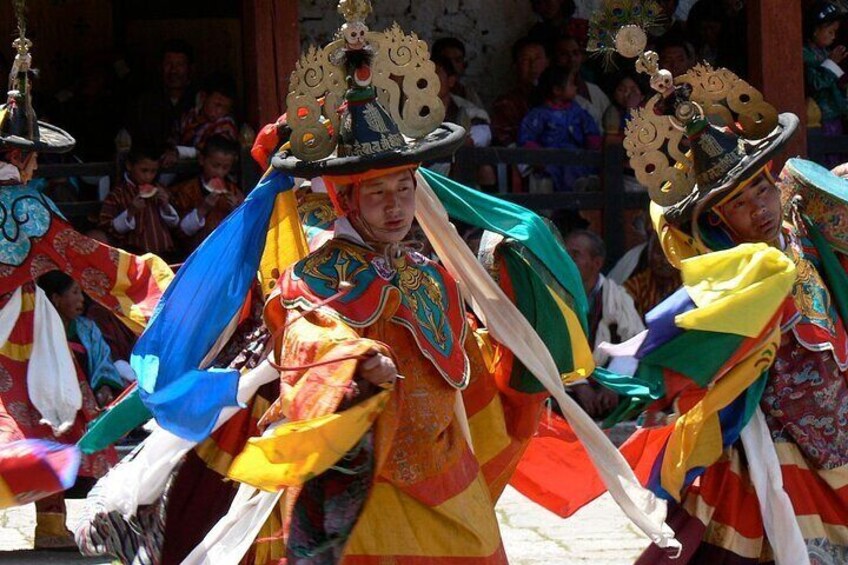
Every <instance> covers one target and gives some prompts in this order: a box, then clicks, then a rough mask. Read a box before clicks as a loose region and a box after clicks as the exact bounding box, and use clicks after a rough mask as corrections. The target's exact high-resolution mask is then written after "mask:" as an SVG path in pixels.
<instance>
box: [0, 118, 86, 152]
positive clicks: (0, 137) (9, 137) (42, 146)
mask: <svg viewBox="0 0 848 565" xmlns="http://www.w3.org/2000/svg"><path fill="white" fill-rule="evenodd" d="M4 108H5V106H0V111H2V110H3V109H4ZM31 137H33V138H34V139H30V138H29V137H24V136H22V135H14V134H3V133H2V128H0V148H2V149H9V148H13V149H21V150H22V151H34V152H37V153H67V152H68V151H70V150H71V149H73V148H74V146H75V145H76V143H77V142H76V140H75V139H74V138H73V137H72V136H71V134H69V133H68V132H66V131H65V130H63V129H62V128H59V127H56V126H54V125H51V124H48V123H47V122H42V121H39V122H38V133H37V135H33V136H31Z"/></svg>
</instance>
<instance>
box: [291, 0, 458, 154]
mask: <svg viewBox="0 0 848 565" xmlns="http://www.w3.org/2000/svg"><path fill="white" fill-rule="evenodd" d="M339 13H340V14H342V15H343V16H344V18H345V20H346V22H345V24H344V25H343V26H342V27H341V28H340V30H339V32H338V34H337V39H336V40H335V41H333V42H331V43H330V44H329V45H327V46H326V47H324V48H323V49H316V48H315V47H310V48H309V49H308V50H307V52H306V53H305V54H304V55H303V56H302V57H301V59H300V61H298V63H297V65H296V66H295V70H294V72H293V73H292V75H291V82H290V90H289V94H288V96H287V98H286V106H287V108H288V110H287V113H288V123H289V126H290V127H291V130H292V135H291V152H292V154H293V155H294V156H295V157H297V158H298V159H301V160H304V161H317V160H320V159H323V158H326V157H329V156H330V155H332V153H333V151H334V150H335V149H336V147H337V145H338V132H339V113H338V110H339V106H340V105H341V104H342V103H343V101H344V96H345V92H346V91H347V89H348V86H349V85H348V77H347V71H346V70H345V67H344V65H343V63H342V61H343V57H341V56H340V54H341V53H342V52H343V51H344V50H345V49H347V50H367V51H368V52H369V53H370V54H371V55H372V57H373V60H372V62H371V72H372V77H371V79H370V80H371V84H373V86H375V87H376V88H377V98H378V100H379V102H380V104H381V105H382V106H383V107H384V108H385V109H386V111H387V112H389V114H390V115H391V117H392V118H393V119H394V120H395V121H396V122H397V124H398V127H399V128H400V131H401V133H403V135H405V136H407V137H411V138H421V137H424V136H426V135H427V134H429V133H431V132H433V131H434V130H435V129H436V128H437V127H438V126H439V124H441V123H442V121H443V120H444V117H445V108H444V105H443V104H442V102H441V99H440V98H439V77H438V75H437V74H436V67H435V65H434V64H433V62H432V61H430V53H429V49H428V47H427V43H426V42H424V41H422V40H420V39H419V38H418V36H416V35H415V34H410V35H406V34H405V33H404V32H403V31H402V30H401V29H400V27H399V26H398V25H397V24H395V25H394V26H392V28H391V29H389V30H387V31H385V32H373V31H369V30H368V28H367V26H365V23H364V20H365V18H367V16H368V15H369V14H370V13H371V2H370V0H341V1H340V2H339ZM319 99H323V105H322V104H321V102H319Z"/></svg>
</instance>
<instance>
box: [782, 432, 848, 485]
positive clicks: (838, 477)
mask: <svg viewBox="0 0 848 565" xmlns="http://www.w3.org/2000/svg"><path fill="white" fill-rule="evenodd" d="M774 447H775V449H776V450H777V457H778V459H780V463H781V465H795V466H796V467H798V468H800V469H804V470H806V471H810V466H809V465H808V464H807V461H806V459H804V455H803V454H802V453H801V451H800V450H799V449H798V446H796V445H795V444H793V443H791V442H788V441H775V442H774ZM816 474H817V475H818V476H819V478H821V479H823V480H824V481H825V482H826V483H827V485H828V486H829V487H830V488H832V489H834V490H839V489H841V488H844V487H846V486H848V465H844V466H842V467H837V468H836V469H818V470H817V471H816Z"/></svg>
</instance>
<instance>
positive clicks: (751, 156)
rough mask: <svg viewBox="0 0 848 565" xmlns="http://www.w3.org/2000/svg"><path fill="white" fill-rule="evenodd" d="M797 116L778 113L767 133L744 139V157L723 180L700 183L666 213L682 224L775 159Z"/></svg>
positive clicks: (694, 218)
mask: <svg viewBox="0 0 848 565" xmlns="http://www.w3.org/2000/svg"><path fill="white" fill-rule="evenodd" d="M798 124H799V119H798V116H796V115H795V114H792V113H791V112H786V113H783V114H780V115H779V116H778V117H777V126H776V127H775V128H774V129H773V130H772V131H771V132H770V133H769V134H768V135H766V136H765V137H763V138H760V139H754V140H744V141H742V143H743V144H744V145H743V148H744V153H745V155H744V157H743V158H742V160H741V161H739V163H737V164H736V166H734V167H733V168H732V169H731V170H729V171H728V172H727V173H726V174H725V176H724V179H723V180H722V182H721V183H719V184H717V185H715V186H711V187H707V188H705V187H700V186H698V185H697V184H696V185H695V187H694V188H693V189H692V192H691V193H690V194H689V195H688V196H687V197H685V198H684V199H683V200H681V201H680V202H677V203H676V204H673V205H671V206H667V207H664V208H663V216H665V218H666V220H668V221H669V222H670V223H672V224H674V225H677V226H682V225H685V224H687V223H688V222H690V221H693V220H697V218H698V217H699V216H700V215H701V214H702V213H703V212H705V211H707V210H709V209H711V208H712V207H713V206H715V205H716V204H718V203H719V202H721V201H722V200H724V199H725V198H726V197H727V196H728V195H729V194H730V193H731V192H732V191H733V190H734V189H735V188H736V187H737V186H739V184H740V183H741V182H743V181H745V180H747V179H749V178H751V176H752V175H754V174H756V173H757V171H759V170H760V169H762V168H763V167H764V166H765V165H766V164H767V163H768V162H769V161H771V160H772V159H774V158H775V157H776V156H777V154H778V153H779V152H780V151H781V150H782V149H783V147H784V146H785V145H786V142H787V141H789V139H791V138H792V136H793V135H794V134H795V131H796V130H797V129H798Z"/></svg>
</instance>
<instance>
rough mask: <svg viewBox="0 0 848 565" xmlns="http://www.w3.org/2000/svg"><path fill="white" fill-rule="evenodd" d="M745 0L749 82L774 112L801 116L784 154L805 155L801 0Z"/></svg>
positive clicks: (805, 107) (805, 118) (805, 120)
mask: <svg viewBox="0 0 848 565" xmlns="http://www.w3.org/2000/svg"><path fill="white" fill-rule="evenodd" d="M747 4H748V8H747V10H748V68H749V69H750V70H749V73H750V77H749V82H751V84H752V85H753V86H755V87H756V88H758V89H760V91H761V92H762V93H763V96H764V97H765V100H766V101H767V102H768V103H770V104H771V105H773V106H774V107H775V108H777V111H778V112H792V113H794V114H795V115H797V116H798V117H799V118H801V126H800V127H799V128H798V130H799V131H798V133H796V134H795V137H794V138H793V139H792V141H790V142H789V144H788V147H787V149H786V151H785V152H784V157H785V158H789V157H794V156H796V155H801V156H805V155H806V154H807V104H806V100H805V97H804V62H803V58H802V54H801V46H802V45H803V44H804V41H803V32H802V27H801V16H802V0H749V2H748V3H747ZM776 165H778V167H779V166H781V165H782V163H776ZM777 170H779V168H778V169H777Z"/></svg>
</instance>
